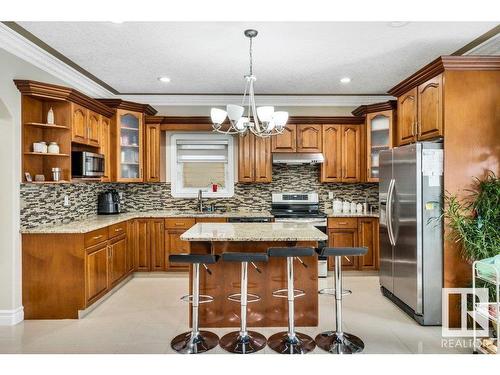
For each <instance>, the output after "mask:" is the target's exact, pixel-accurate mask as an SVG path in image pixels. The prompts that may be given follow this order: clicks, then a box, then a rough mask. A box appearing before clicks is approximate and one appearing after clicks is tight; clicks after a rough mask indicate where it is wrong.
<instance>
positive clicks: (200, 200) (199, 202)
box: [198, 189, 203, 212]
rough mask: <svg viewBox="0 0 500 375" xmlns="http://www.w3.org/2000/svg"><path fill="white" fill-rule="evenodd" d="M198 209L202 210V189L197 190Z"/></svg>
mask: <svg viewBox="0 0 500 375" xmlns="http://www.w3.org/2000/svg"><path fill="white" fill-rule="evenodd" d="M198 209H199V210H200V212H203V191H201V189H200V190H198Z"/></svg>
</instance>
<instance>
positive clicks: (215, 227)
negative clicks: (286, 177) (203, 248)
mask: <svg viewBox="0 0 500 375" xmlns="http://www.w3.org/2000/svg"><path fill="white" fill-rule="evenodd" d="M327 239H328V236H327V235H326V234H325V233H323V232H321V231H320V230H319V229H317V228H315V227H313V226H312V225H310V224H292V223H217V224H211V223H198V224H196V225H194V226H193V227H191V228H190V229H188V230H187V231H186V232H184V233H183V234H181V240H185V241H325V240H327Z"/></svg>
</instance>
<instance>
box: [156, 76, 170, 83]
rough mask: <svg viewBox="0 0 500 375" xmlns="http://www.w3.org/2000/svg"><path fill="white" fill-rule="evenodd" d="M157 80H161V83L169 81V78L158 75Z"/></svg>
mask: <svg viewBox="0 0 500 375" xmlns="http://www.w3.org/2000/svg"><path fill="white" fill-rule="evenodd" d="M158 81H160V82H163V83H169V82H170V78H168V77H159V78H158Z"/></svg>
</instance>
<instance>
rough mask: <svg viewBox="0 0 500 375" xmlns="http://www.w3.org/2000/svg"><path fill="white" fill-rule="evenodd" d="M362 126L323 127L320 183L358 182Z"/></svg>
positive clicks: (360, 162) (360, 179)
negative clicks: (322, 160)
mask: <svg viewBox="0 0 500 375" xmlns="http://www.w3.org/2000/svg"><path fill="white" fill-rule="evenodd" d="M363 130H364V126H363V125H323V150H324V151H323V155H324V157H325V161H324V163H323V164H322V165H321V177H320V181H321V182H360V181H362V176H361V165H362V157H363V147H362V139H363V137H362V132H363Z"/></svg>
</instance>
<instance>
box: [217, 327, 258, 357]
mask: <svg viewBox="0 0 500 375" xmlns="http://www.w3.org/2000/svg"><path fill="white" fill-rule="evenodd" d="M266 343H267V340H266V337H265V336H264V335H262V334H260V333H258V332H255V331H247V334H246V335H241V332H240V331H234V332H229V333H228V334H226V335H224V336H222V338H221V339H220V341H219V345H220V346H221V348H222V349H224V350H225V351H227V352H229V353H235V354H250V353H255V352H258V351H259V350H261V349H264V348H265V346H266Z"/></svg>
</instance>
